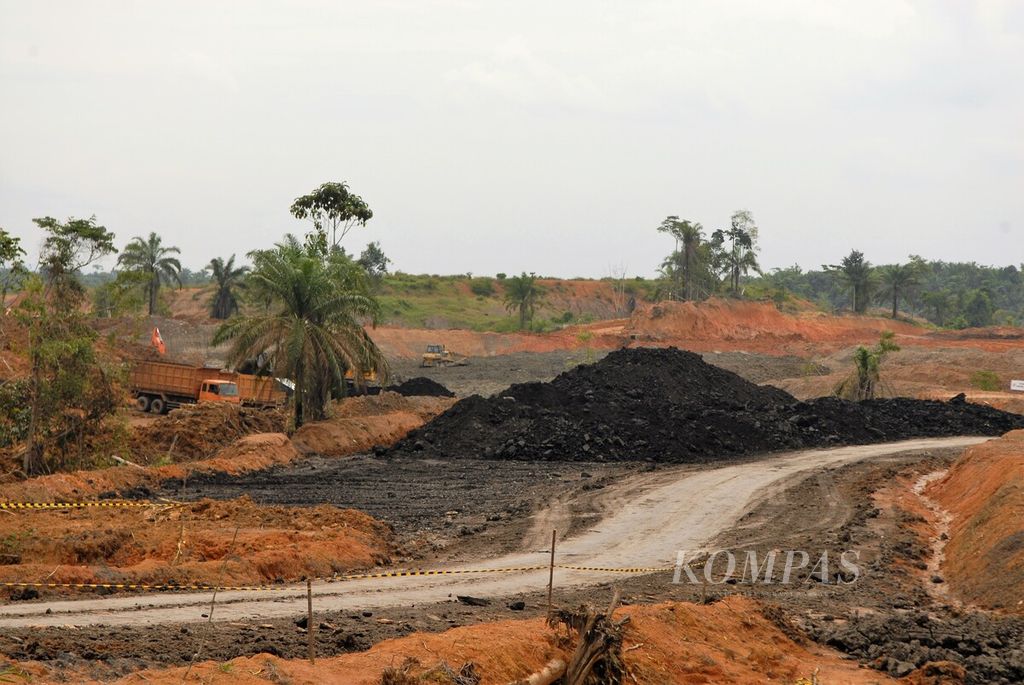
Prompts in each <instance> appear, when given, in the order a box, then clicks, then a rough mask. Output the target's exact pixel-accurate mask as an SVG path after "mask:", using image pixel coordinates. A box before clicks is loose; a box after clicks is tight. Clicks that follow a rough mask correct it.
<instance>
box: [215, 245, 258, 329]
mask: <svg viewBox="0 0 1024 685" xmlns="http://www.w3.org/2000/svg"><path fill="white" fill-rule="evenodd" d="M207 268H208V269H209V270H210V274H211V275H212V276H213V282H214V284H215V285H216V287H217V289H216V290H215V291H214V293H213V299H212V300H211V301H210V316H212V317H213V318H215V319H226V318H228V317H229V316H231V315H232V314H237V313H238V299H237V298H236V297H235V293H234V292H233V290H232V288H235V287H236V286H241V285H243V284H242V278H243V277H244V276H245V274H246V273H248V272H249V267H247V266H239V267H236V266H235V255H231V257H230V258H229V259H228V261H226V262H225V261H224V260H223V259H221V258H220V257H214V258H213V259H211V260H210V266H208V267H207Z"/></svg>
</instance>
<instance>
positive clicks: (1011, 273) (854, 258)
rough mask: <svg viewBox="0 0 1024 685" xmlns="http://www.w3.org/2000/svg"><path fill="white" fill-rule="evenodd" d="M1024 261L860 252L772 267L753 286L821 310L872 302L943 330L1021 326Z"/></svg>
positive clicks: (858, 308) (863, 307) (857, 308)
mask: <svg viewBox="0 0 1024 685" xmlns="http://www.w3.org/2000/svg"><path fill="white" fill-rule="evenodd" d="M1022 270H1024V264H1022V265H1021V266H1020V267H1017V266H1014V265H1009V266H1005V267H995V266H982V265H979V264H976V263H974V262H946V261H930V260H926V259H924V258H922V257H920V256H918V255H911V256H910V257H909V258H908V260H907V261H906V262H903V263H899V264H883V265H879V266H874V265H872V264H871V262H870V261H868V259H867V258H866V257H865V255H864V254H863V253H862V252H860V251H859V250H852V251H851V252H850V253H849V254H848V255H846V256H845V257H843V258H842V259H841V260H840V262H839V263H838V264H832V265H823V266H822V268H821V269H820V270H808V271H804V270H803V269H801V268H800V267H799V266H791V267H788V268H785V269H773V270H772V271H771V272H770V273H767V274H765V275H764V276H763V277H762V278H760V279H758V281H757V285H759V286H761V287H762V288H763V289H764V290H765V291H766V292H768V293H770V294H775V295H780V294H782V295H784V294H787V293H789V294H792V295H795V296H797V297H801V298H804V299H806V300H810V301H812V302H814V303H815V304H817V305H818V306H819V307H820V308H821V309H824V310H826V311H836V312H838V311H843V310H847V311H853V312H856V313H861V314H862V313H865V312H866V311H868V308H869V307H870V306H871V305H877V306H881V307H885V308H886V310H887V311H888V313H889V315H890V316H891V317H893V318H897V317H899V316H901V315H903V316H911V317H920V318H923V319H926V320H927V321H929V322H930V323H933V324H935V325H937V326H942V327H946V328H968V327H979V326H993V325H1011V326H1020V325H1024V274H1022Z"/></svg>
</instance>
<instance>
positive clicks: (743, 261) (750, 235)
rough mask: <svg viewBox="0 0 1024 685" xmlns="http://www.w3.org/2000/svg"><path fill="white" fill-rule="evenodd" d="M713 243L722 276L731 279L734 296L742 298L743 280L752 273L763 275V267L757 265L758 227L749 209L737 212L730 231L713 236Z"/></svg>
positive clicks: (715, 233)
mask: <svg viewBox="0 0 1024 685" xmlns="http://www.w3.org/2000/svg"><path fill="white" fill-rule="evenodd" d="M711 242H712V245H714V247H715V248H716V249H717V250H718V251H719V259H718V260H717V261H718V262H719V264H720V268H721V271H722V274H723V275H725V276H727V277H728V279H729V290H730V292H732V294H733V295H738V294H739V292H740V278H741V277H742V276H745V275H746V274H747V273H749V272H750V271H755V272H757V273H761V265H760V264H758V262H757V252H758V247H757V224H755V223H754V216H753V214H751V213H750V212H748V211H747V210H745V209H741V210H739V211H737V212H734V213H733V215H732V218H731V220H730V222H729V228H727V229H725V230H723V229H721V228H720V229H718V230H716V231H715V232H714V233H712V234H711ZM726 243H728V245H726Z"/></svg>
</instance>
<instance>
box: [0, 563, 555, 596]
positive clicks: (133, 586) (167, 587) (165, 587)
mask: <svg viewBox="0 0 1024 685" xmlns="http://www.w3.org/2000/svg"><path fill="white" fill-rule="evenodd" d="M546 568H548V567H547V566H517V567H512V568H479V569H452V570H444V569H438V570H413V571H384V572H380V573H354V574H347V575H339V576H328V577H326V578H313V579H312V580H314V581H326V582H329V583H330V582H337V581H350V580H370V579H377V578H406V577H412V576H447V575H465V574H471V573H522V572H524V571H541V570H544V569H546ZM0 587H6V588H54V589H56V588H68V589H74V590H100V589H103V590H151V591H175V590H179V591H180V590H194V591H199V592H212V591H213V590H217V591H218V592H255V591H258V590H274V591H278V592H283V591H289V590H295V591H299V590H302V586H301V585H297V584H292V585H221V586H216V585H189V584H181V585H175V584H169V583H165V584H158V585H150V584H147V583H49V582H0Z"/></svg>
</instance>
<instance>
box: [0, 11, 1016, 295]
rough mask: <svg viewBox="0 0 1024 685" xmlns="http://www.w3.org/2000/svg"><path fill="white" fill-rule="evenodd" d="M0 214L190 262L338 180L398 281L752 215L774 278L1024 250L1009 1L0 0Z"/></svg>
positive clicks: (581, 260)
mask: <svg viewBox="0 0 1024 685" xmlns="http://www.w3.org/2000/svg"><path fill="white" fill-rule="evenodd" d="M0 93H2V97H0V226H2V227H4V228H6V229H7V230H8V231H11V232H13V233H14V234H16V235H18V236H21V237H22V238H23V239H25V240H26V241H27V245H28V246H29V247H30V248H31V249H32V250H33V252H34V251H35V247H36V246H37V245H38V243H39V234H38V233H37V232H36V231H35V230H34V226H33V224H32V223H31V219H32V218H33V217H37V216H44V215H52V216H57V217H67V216H70V215H73V216H89V215H91V214H95V215H96V216H97V218H98V220H99V221H100V223H102V224H104V225H106V226H107V227H108V228H109V229H110V230H112V231H113V232H115V233H116V234H117V238H118V245H119V246H121V245H122V244H123V243H124V242H126V241H127V240H128V239H129V238H131V237H132V236H135V235H140V234H144V233H146V234H148V232H149V231H156V232H158V233H160V234H161V235H162V236H163V237H164V240H165V243H170V244H173V245H177V246H178V247H180V248H181V250H182V261H183V263H184V264H186V265H187V266H190V267H192V268H199V267H202V266H204V265H205V264H206V263H207V262H208V261H209V259H210V257H213V256H228V255H230V254H231V253H233V252H235V253H239V254H240V255H241V254H243V253H245V252H247V251H249V250H251V249H254V248H259V247H266V246H269V245H270V244H272V243H273V242H274V241H276V240H278V239H279V238H280V237H281V236H282V235H283V234H284V233H286V232H297V233H300V234H301V233H303V232H305V231H306V230H307V225H306V224H304V223H302V222H299V221H297V220H295V219H293V218H292V217H291V216H290V215H289V214H288V206H289V205H290V204H291V201H292V200H293V199H294V198H295V197H296V196H298V195H301V194H303V193H305V192H307V191H309V190H311V189H312V188H314V187H315V186H317V185H318V184H320V183H321V182H323V181H328V180H338V181H348V182H349V184H350V185H351V187H352V188H353V190H354V191H355V192H357V193H359V194H360V195H362V196H363V197H364V199H365V200H366V201H367V202H368V203H369V204H370V206H371V207H372V209H373V211H374V213H375V217H374V218H373V220H372V221H370V223H369V224H368V225H367V226H366V228H363V229H358V230H357V231H355V232H354V233H353V234H351V235H350V237H349V238H348V239H347V241H346V246H347V247H349V248H350V251H351V250H355V251H358V250H360V249H361V248H362V247H363V246H364V245H365V243H366V242H368V241H369V240H379V241H380V242H381V244H382V246H383V248H384V250H385V252H386V253H387V254H388V255H389V256H391V258H392V259H393V261H394V264H395V267H396V268H398V269H401V270H403V271H409V272H429V273H458V272H466V271H472V272H474V273H477V274H493V273H495V272H498V271H504V272H508V273H513V272H519V271H522V270H526V271H536V272H539V273H542V274H550V275H559V276H566V277H571V276H594V277H600V276H605V275H608V274H609V273H611V272H612V271H613V270H615V269H617V268H618V267H620V266H622V267H625V268H626V269H627V270H628V272H629V273H630V274H644V275H648V274H652V273H653V272H654V270H655V268H656V266H657V264H658V263H659V262H660V260H661V258H662V257H663V256H664V255H665V254H666V253H667V252H668V251H670V249H671V247H672V242H671V240H670V239H668V238H667V237H666V236H664V235H661V234H658V233H657V232H656V231H655V227H656V226H657V225H658V223H659V222H660V221H661V220H662V219H663V218H664V217H665V216H666V215H668V214H677V215H679V216H681V217H683V218H688V219H692V220H695V221H699V222H701V223H703V225H704V226H705V228H706V229H708V230H709V231H710V230H712V229H714V228H718V227H722V226H725V225H726V224H727V223H728V220H729V216H730V214H731V213H732V211H733V210H736V209H749V210H750V211H751V212H753V214H754V217H755V219H756V220H757V223H758V224H759V225H760V230H761V244H762V253H761V261H762V265H763V266H764V267H765V268H769V267H776V266H785V265H789V264H793V263H799V264H801V265H803V266H804V267H814V268H817V267H819V266H820V265H821V264H822V263H823V262H829V263H831V262H834V261H836V260H837V259H838V258H839V257H841V256H842V255H843V254H845V253H847V252H849V250H850V249H851V248H853V247H856V248H858V249H861V250H862V251H864V252H865V253H866V254H867V257H868V258H869V259H870V260H871V261H872V262H875V263H884V262H891V261H896V260H901V259H905V258H906V256H907V255H908V254H910V253H915V254H921V255H924V256H925V257H928V258H935V259H946V260H975V261H978V262H982V263H992V264H1000V265H1002V264H1009V263H1015V264H1019V263H1021V262H1022V261H1024V3H1021V2H1015V1H1014V0H1005V1H998V0H992V1H988V2H968V1H966V0H964V1H961V0H947V1H943V0H925V1H922V2H902V1H900V0H855V1H851V2H823V1H822V0H808V1H806V2H804V1H799V0H772V2H762V1H760V0H756V1H750V2H723V1H720V0H711V1H708V2H699V1H681V0H677V1H672V2H646V1H636V0H634V1H631V2H626V1H622V2H617V3H604V2H595V1H594V0H588V1H586V2H582V1H580V2H576V1H573V2H569V1H565V0H562V1H558V0H555V1H552V0H546V1H545V2H529V1H525V0H516V1H514V2H496V1H494V0H487V1H484V0H481V1H480V2H468V1H465V2H458V1H453V2H441V1H429V0H416V1H410V2H388V1H381V0H374V1H365V0H364V1H363V2H273V3H272V2H256V1H252V0H250V1H248V2H238V3H229V2H210V1H209V0H207V1H204V2H182V1H181V0H175V1H174V2H166V1H162V2H128V1H124V2H97V1H90V2H79V1H74V2H46V1H39V0H33V1H29V0H24V1H22V2H12V1H7V0H0Z"/></svg>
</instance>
